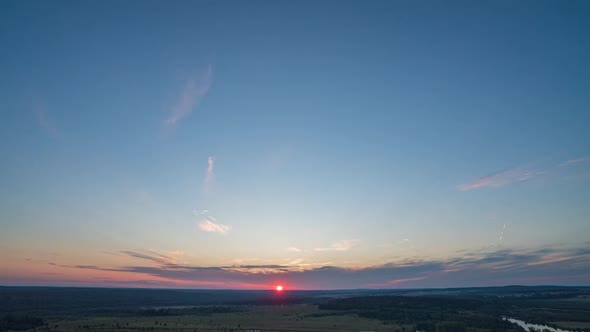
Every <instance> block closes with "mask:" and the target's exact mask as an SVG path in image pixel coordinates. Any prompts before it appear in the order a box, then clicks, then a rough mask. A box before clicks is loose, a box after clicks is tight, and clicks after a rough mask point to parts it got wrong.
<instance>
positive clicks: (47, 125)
mask: <svg viewBox="0 0 590 332" xmlns="http://www.w3.org/2000/svg"><path fill="white" fill-rule="evenodd" d="M34 111H35V116H36V117H37V122H38V123H39V125H40V126H41V127H42V128H43V129H45V131H47V133H48V134H49V135H50V136H51V137H59V136H61V131H60V130H59V129H58V128H57V126H56V125H55V123H54V122H53V120H52V119H51V118H50V117H49V115H48V113H47V107H46V106H45V105H44V104H43V103H40V102H37V103H36V104H35V106H34Z"/></svg>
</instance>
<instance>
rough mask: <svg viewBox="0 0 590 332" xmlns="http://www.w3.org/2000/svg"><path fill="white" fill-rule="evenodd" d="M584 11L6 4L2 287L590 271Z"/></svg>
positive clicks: (559, 276)
mask: <svg viewBox="0 0 590 332" xmlns="http://www.w3.org/2000/svg"><path fill="white" fill-rule="evenodd" d="M589 14H590V6H589V5H588V3H586V2H584V1H568V2H561V1H519V2H513V1H481V2H472V1H450V2H444V3H443V2H434V1H412V2H410V1H372V2H370V3H364V2H361V1H322V2H311V1H301V2H287V1H254V2H237V1H236V2H226V1H174V2H167V1H125V2H115V1H100V2H99V1H83V2H75V1H53V2H35V1H3V2H2V3H1V4H0V45H2V46H1V48H2V49H3V52H1V53H0V72H1V73H2V75H1V76H0V111H1V112H2V115H3V117H2V118H3V121H2V122H0V153H1V155H2V160H3V162H2V163H1V164H0V180H1V183H2V186H0V226H1V228H2V232H1V233H0V262H2V263H3V264H5V265H6V266H8V267H10V268H9V269H8V271H6V272H0V283H2V284H65V285H79V284H84V285H114V286H118V285H129V284H132V285H155V286H158V287H218V288H228V287H229V288H240V287H244V288H261V287H262V288H264V287H265V285H267V284H272V283H273V282H275V280H282V281H283V282H284V283H290V284H291V285H292V287H293V288H314V287H315V288H317V287H320V288H325V287H330V286H329V283H325V282H324V281H321V280H324V279H322V278H323V277H321V276H317V282H316V283H314V282H313V280H314V278H313V277H309V278H308V277H299V276H301V275H304V276H307V275H308V274H309V275H311V276H316V273H319V275H321V273H323V272H325V271H327V270H326V269H327V268H329V269H333V270H330V273H332V272H333V273H334V275H338V276H339V277H338V278H339V279H341V280H342V282H341V284H339V285H338V287H342V288H358V287H413V286H416V287H418V286H428V287H434V286H463V285H467V286H471V285H486V284H494V285H495V284H503V283H515V282H516V283H525V284H526V283H545V284H547V283H554V284H580V283H586V284H587V280H590V278H586V277H588V276H589V275H590V259H589V258H590V257H589V255H588V254H587V249H588V248H589V247H590V243H589V242H588V235H589V234H590V220H589V218H590V207H589V205H588V204H587V202H588V201H589V199H590V186H589V184H590V143H589V142H590V131H589V130H588V123H590V112H589V110H588V109H589V106H590V94H589V93H588V87H589V86H590V79H589V77H590V66H588V64H587V63H588V59H590V37H588V36H590V23H589V22H588V20H587V17H588V15H589ZM130 253H135V254H130ZM137 254H139V255H137ZM474 255H476V256H477V257H478V259H477V260H474V259H473V257H474ZM146 257H150V258H154V257H160V258H161V257H165V258H161V259H150V258H146ZM494 257H502V258H501V259H495V260H494V259H492V258H494ZM523 257H526V259H522V258H523ZM487 258H489V259H491V260H492V261H494V262H496V264H500V263H497V262H500V261H501V262H502V263H501V264H503V265H500V266H493V267H490V266H488V265H486V264H487V263H482V262H487V261H486V259H487ZM458 259H459V260H462V261H461V263H457V260H458ZM480 260H481V261H480ZM420 262H427V263H423V264H422V263H420ZM508 262H509V263H508ZM146 264H147V265H146ZM564 264H566V265H564ZM458 265H460V266H461V268H460V272H454V271H455V270H457V266H458ZM89 266H92V267H93V268H88V267H89ZM240 266H242V268H240ZM407 266H412V269H408V268H407ZM506 266H511V268H518V272H517V271H514V270H511V269H508V270H506V271H504V272H505V273H504V274H502V277H501V278H494V279H493V280H492V279H489V280H488V279H486V278H482V275H481V274H479V273H480V272H481V271H484V274H483V275H484V276H485V275H486V274H485V271H487V270H486V269H492V268H494V269H499V268H506ZM539 266H541V267H543V268H544V270H543V271H544V272H543V273H540V272H539V271H538V270H535V269H537V268H539ZM148 267H149V268H150V269H156V270H157V271H160V272H157V273H156V272H154V271H156V270H146V268H148ZM204 267H207V268H211V269H214V271H217V272H215V273H213V274H205V273H203V274H201V271H202V270H201V269H202V268H204ZM231 267H233V268H231ZM532 267H535V268H532ZM178 269H184V270H183V271H185V272H186V271H190V272H191V273H189V274H188V275H189V277H188V278H187V277H186V275H182V276H179V275H177V274H173V273H172V274H171V273H170V271H176V270H178ZM216 269H217V270H216ZM236 269H237V270H236ZM240 269H242V270H240ZM562 269H566V270H567V271H569V272H567V273H564V272H563V271H560V272H557V271H558V270H562ZM451 270H452V271H451ZM192 271H198V272H197V273H196V274H192ZM208 271H209V270H208ZM236 271H238V272H236ZM359 271H360V272H359ZM376 271H377V272H376ZM441 271H447V272H441ZM448 271H451V272H448ZM457 271H459V270H457ZM478 271H479V272H478ZM32 272H35V274H36V275H38V276H37V277H34V278H33V277H30V278H31V279H26V278H25V279H23V276H24V275H30V274H31V273H32ZM232 273H237V274H238V276H234V275H233V274H232ZM441 273H451V274H452V273H462V276H461V278H454V277H449V276H448V275H445V276H442V275H441ZM226 274H229V275H226ZM328 275H329V276H332V274H328ZM540 275H542V276H543V278H544V279H542V280H539V279H534V278H536V277H539V276H540ZM516 276H518V278H520V279H518V278H517V277H516ZM527 278H529V279H527ZM23 280H24V281H23ZM187 280H190V282H188V281H187ZM400 280H401V281H400ZM453 280H459V281H456V282H453ZM584 280H586V281H584ZM323 282H324V283H323Z"/></svg>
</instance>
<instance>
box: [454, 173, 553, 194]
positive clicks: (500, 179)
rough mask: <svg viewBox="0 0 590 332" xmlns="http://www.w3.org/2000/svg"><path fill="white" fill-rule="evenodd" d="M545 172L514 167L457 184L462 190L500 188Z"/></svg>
mask: <svg viewBox="0 0 590 332" xmlns="http://www.w3.org/2000/svg"><path fill="white" fill-rule="evenodd" d="M541 174H543V172H542V171H536V170H527V169H523V168H513V169H509V170H505V171H501V172H497V173H493V174H490V175H487V176H482V177H479V178H477V179H474V180H472V181H469V182H467V183H464V184H461V185H458V186H457V189H458V190H460V191H469V190H475V189H481V188H499V187H503V186H506V185H509V184H513V183H517V182H524V181H528V180H531V179H533V178H535V177H537V176H539V175H541Z"/></svg>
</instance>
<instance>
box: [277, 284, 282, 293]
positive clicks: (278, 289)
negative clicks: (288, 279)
mask: <svg viewBox="0 0 590 332" xmlns="http://www.w3.org/2000/svg"><path fill="white" fill-rule="evenodd" d="M275 290H276V291H277V292H282V291H283V285H277V286H276V287H275Z"/></svg>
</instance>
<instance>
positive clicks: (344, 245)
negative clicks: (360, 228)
mask: <svg viewBox="0 0 590 332" xmlns="http://www.w3.org/2000/svg"><path fill="white" fill-rule="evenodd" d="M359 242H360V241H359V240H341V241H338V242H334V243H332V245H331V246H330V247H327V248H315V249H314V250H315V251H332V250H334V251H347V250H350V249H352V248H354V247H356V246H357V244H358V243H359Z"/></svg>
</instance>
